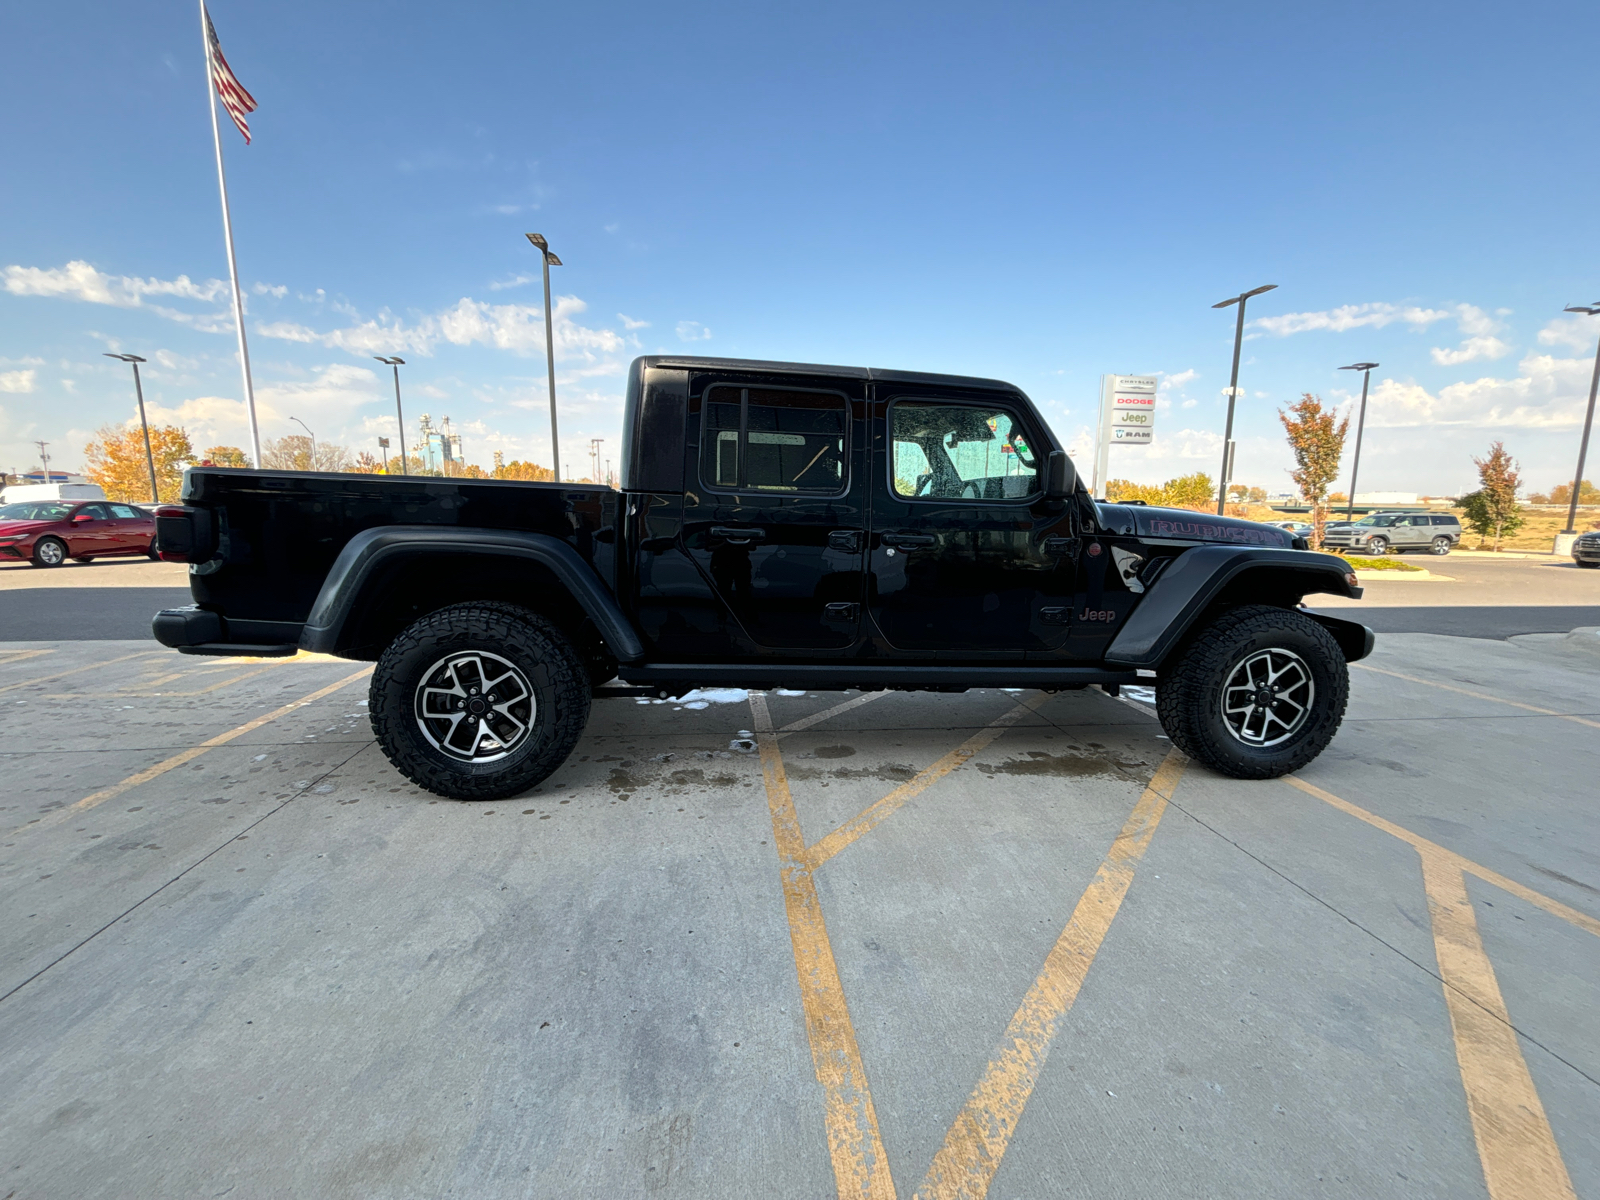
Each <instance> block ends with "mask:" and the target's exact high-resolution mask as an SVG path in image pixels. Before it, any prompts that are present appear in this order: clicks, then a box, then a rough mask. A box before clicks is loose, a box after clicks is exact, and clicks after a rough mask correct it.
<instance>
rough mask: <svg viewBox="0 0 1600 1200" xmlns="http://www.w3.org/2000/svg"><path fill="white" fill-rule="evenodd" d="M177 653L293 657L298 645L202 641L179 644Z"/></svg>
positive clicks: (298, 650) (298, 649)
mask: <svg viewBox="0 0 1600 1200" xmlns="http://www.w3.org/2000/svg"><path fill="white" fill-rule="evenodd" d="M178 653H179V654H217V655H221V656H223V657H250V658H293V657H294V656H295V655H296V654H299V653H300V647H299V646H292V645H291V646H285V645H284V644H283V643H282V642H274V643H273V644H272V645H270V646H251V645H248V644H247V643H244V642H204V643H202V644H201V645H198V646H179V647H178Z"/></svg>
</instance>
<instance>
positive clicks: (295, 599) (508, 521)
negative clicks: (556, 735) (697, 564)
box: [183, 467, 617, 645]
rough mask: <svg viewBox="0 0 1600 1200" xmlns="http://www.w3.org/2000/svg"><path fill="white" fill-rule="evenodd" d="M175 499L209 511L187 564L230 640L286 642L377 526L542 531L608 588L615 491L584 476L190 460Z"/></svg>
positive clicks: (204, 604) (197, 591)
mask: <svg viewBox="0 0 1600 1200" xmlns="http://www.w3.org/2000/svg"><path fill="white" fill-rule="evenodd" d="M183 503H184V504H185V505H186V506H188V507H191V508H195V509H199V510H202V511H204V512H209V513H210V514H211V515H212V523H213V529H212V530H211V538H212V540H213V542H214V545H215V552H214V553H213V554H211V555H210V556H209V557H208V558H206V560H205V561H203V562H199V563H195V564H194V565H193V566H192V567H191V569H190V572H191V573H190V588H191V591H192V593H193V596H194V600H195V603H196V604H197V605H198V606H199V607H200V608H202V609H209V610H212V611H216V612H220V613H223V614H225V616H226V621H227V627H228V629H227V636H228V638H229V640H231V641H235V642H249V643H257V644H261V645H274V644H279V645H282V644H292V643H294V642H296V641H297V640H298V639H299V636H300V629H301V627H302V626H303V625H304V623H305V621H306V617H307V616H308V615H309V614H310V612H311V608H312V605H313V604H314V603H315V601H316V599H317V594H318V592H319V591H320V590H321V588H322V584H323V581H324V580H325V579H326V578H327V576H328V573H329V570H330V568H331V567H332V566H333V563H334V560H335V559H336V558H338V556H339V552H340V551H341V550H343V549H344V547H345V546H346V544H347V543H348V542H349V541H350V539H351V538H353V537H355V536H356V535H357V534H359V533H362V532H364V531H366V530H369V529H377V528H382V527H386V526H396V525H403V526H458V527H461V528H476V529H495V530H510V531H515V532H523V533H542V534H548V535H551V536H553V537H557V538H560V539H562V540H563V541H565V542H566V543H567V544H568V545H570V546H571V547H572V549H573V550H574V551H576V552H577V553H578V555H579V556H580V557H582V558H583V559H584V560H585V561H587V562H588V563H590V564H591V565H592V566H593V567H594V569H595V571H596V573H597V574H598V575H599V577H600V578H601V580H602V581H603V582H604V583H605V585H606V586H607V587H609V588H614V587H615V555H614V553H613V550H614V541H613V538H614V534H613V532H612V531H613V530H614V527H615V518H616V511H617V493H616V492H614V491H612V490H611V489H610V488H605V487H596V486H593V485H573V484H560V483H525V482H521V481H516V480H501V479H459V478H458V479H445V478H436V477H430V476H420V475H349V474H342V473H333V472H320V471H257V470H251V469H244V468H223V467H196V468H191V469H190V470H189V472H188V473H187V476H186V483H185V490H184V496H183Z"/></svg>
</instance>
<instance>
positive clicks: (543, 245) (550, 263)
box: [527, 233, 561, 483]
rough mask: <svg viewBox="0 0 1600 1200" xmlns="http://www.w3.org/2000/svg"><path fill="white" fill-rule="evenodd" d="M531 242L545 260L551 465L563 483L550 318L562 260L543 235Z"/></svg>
mask: <svg viewBox="0 0 1600 1200" xmlns="http://www.w3.org/2000/svg"><path fill="white" fill-rule="evenodd" d="M527 238H528V240H529V241H530V242H532V243H533V244H534V247H535V248H536V249H537V250H538V251H539V254H540V255H541V256H542V257H543V258H544V356H545V362H546V363H547V364H548V365H549V368H550V465H551V469H552V470H553V471H554V472H555V479H556V482H557V483H560V482H561V444H560V443H559V442H558V441H557V440H556V343H555V333H554V329H555V326H554V323H553V322H552V321H551V318H550V268H551V267H559V266H560V265H561V260H560V259H559V258H557V257H556V256H555V255H554V254H551V253H550V243H549V242H547V241H545V240H544V234H542V233H530V234H528V235H527Z"/></svg>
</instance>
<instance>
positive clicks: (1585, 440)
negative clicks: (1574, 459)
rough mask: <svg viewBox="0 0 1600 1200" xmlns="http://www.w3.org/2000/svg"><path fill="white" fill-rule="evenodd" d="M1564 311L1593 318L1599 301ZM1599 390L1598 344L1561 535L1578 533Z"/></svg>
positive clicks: (1599, 352) (1599, 359) (1598, 308)
mask: <svg viewBox="0 0 1600 1200" xmlns="http://www.w3.org/2000/svg"><path fill="white" fill-rule="evenodd" d="M1565 311H1567V312H1570V313H1583V314H1584V315H1585V316H1590V317H1592V316H1594V315H1595V314H1596V313H1600V301H1596V302H1595V304H1593V305H1582V304H1575V305H1573V306H1571V307H1570V308H1568V309H1566V310H1565ZM1596 388H1600V344H1597V345H1596V346H1595V351H1594V375H1593V376H1592V377H1591V378H1590V380H1589V411H1588V413H1586V414H1585V415H1584V418H1583V437H1582V438H1580V439H1579V441H1578V473H1577V475H1576V476H1574V477H1573V480H1572V499H1571V501H1570V502H1569V503H1568V504H1567V527H1566V528H1565V529H1563V530H1562V531H1561V532H1562V533H1577V532H1578V525H1577V521H1578V491H1579V489H1581V488H1582V487H1583V460H1584V459H1585V458H1586V457H1588V454H1589V430H1590V429H1591V428H1593V426H1594V393H1595V389H1596Z"/></svg>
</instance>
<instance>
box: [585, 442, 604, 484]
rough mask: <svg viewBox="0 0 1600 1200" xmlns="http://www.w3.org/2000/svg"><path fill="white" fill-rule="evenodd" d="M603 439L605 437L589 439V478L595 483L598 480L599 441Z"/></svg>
mask: <svg viewBox="0 0 1600 1200" xmlns="http://www.w3.org/2000/svg"><path fill="white" fill-rule="evenodd" d="M604 441H605V438H590V439H589V478H590V479H591V480H592V481H593V482H595V483H599V482H600V443H602V442H604Z"/></svg>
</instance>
